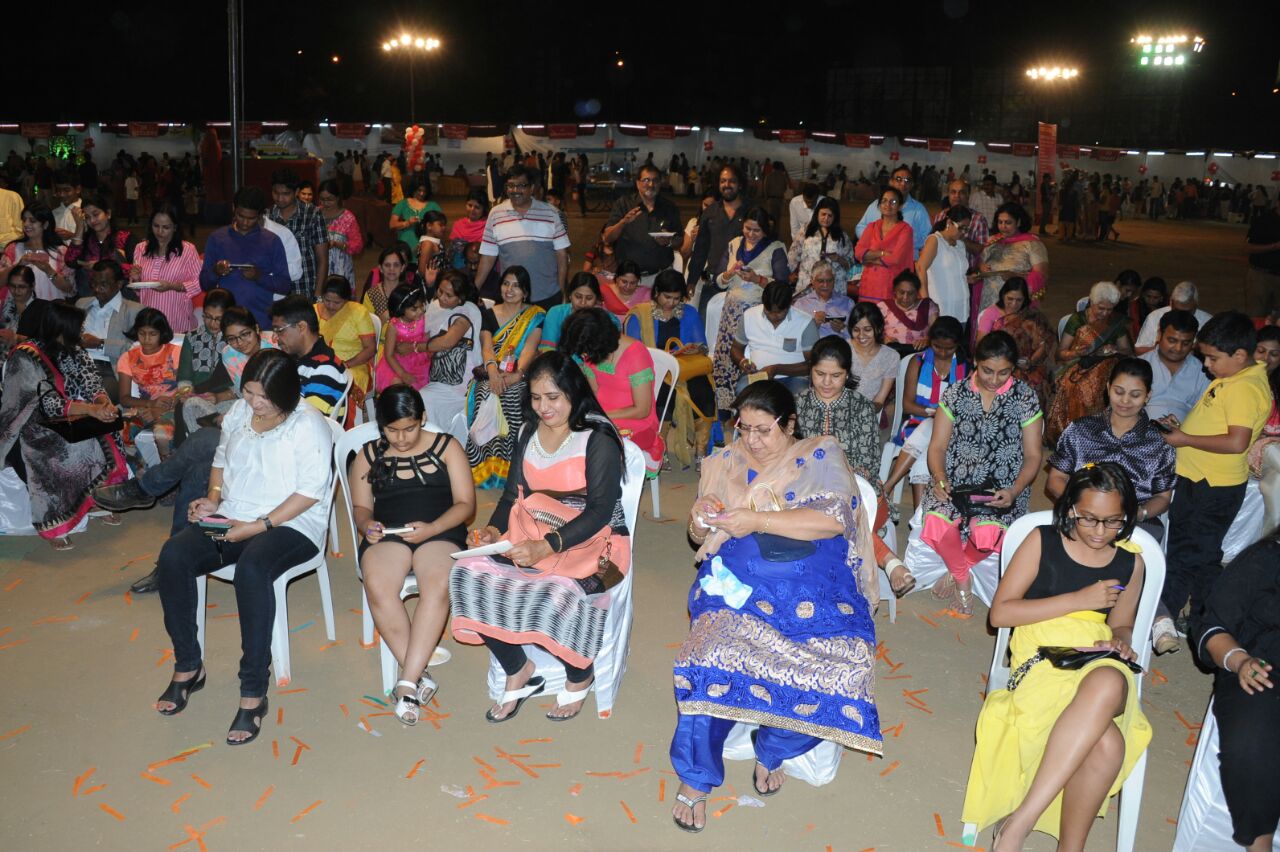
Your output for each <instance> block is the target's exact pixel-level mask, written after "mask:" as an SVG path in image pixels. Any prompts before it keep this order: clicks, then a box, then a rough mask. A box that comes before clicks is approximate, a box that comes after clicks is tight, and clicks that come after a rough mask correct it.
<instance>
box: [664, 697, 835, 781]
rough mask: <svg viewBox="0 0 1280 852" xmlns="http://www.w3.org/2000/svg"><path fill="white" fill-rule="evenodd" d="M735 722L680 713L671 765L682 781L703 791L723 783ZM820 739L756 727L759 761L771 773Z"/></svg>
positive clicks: (781, 730)
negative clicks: (726, 745) (726, 744)
mask: <svg viewBox="0 0 1280 852" xmlns="http://www.w3.org/2000/svg"><path fill="white" fill-rule="evenodd" d="M735 724H737V723H736V722H734V721H732V720H730V719H720V718H718V717H716V716H703V715H687V714H684V713H681V714H680V715H679V720H678V721H677V722H676V732H675V735H674V736H673V737H672V738H671V767H672V768H673V769H675V771H676V775H678V776H680V780H681V781H682V782H684V783H685V784H688V785H689V786H690V787H692V788H693V789H695V790H702V791H703V792H708V791H710V790H714V789H715V788H717V787H719V786H720V785H721V784H723V783H724V741H725V739H727V738H728V736H729V731H730V730H732V729H733V726H734V725H735ZM820 742H822V739H821V738H820V737H811V736H808V735H807V734H798V733H796V732H795V731H788V730H784V729H782V728H770V727H767V726H764V725H761V726H760V727H759V728H758V729H757V730H756V741H755V748H756V760H758V761H760V763H762V764H763V765H764V768H765V769H767V770H769V771H770V772H772V771H774V770H775V769H777V768H778V767H779V766H781V765H782V761H784V760H789V759H791V758H793V757H799V756H800V755H802V754H805V753H806V752H808V751H809V750H810V749H812V748H813V747H814V746H816V745H817V744H818V743H820Z"/></svg>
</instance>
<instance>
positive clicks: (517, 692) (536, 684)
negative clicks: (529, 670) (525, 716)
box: [484, 675, 547, 725]
mask: <svg viewBox="0 0 1280 852" xmlns="http://www.w3.org/2000/svg"><path fill="white" fill-rule="evenodd" d="M546 686H547V682H546V681H545V680H543V679H542V677H541V676H539V675H534V676H533V677H531V678H529V681H528V682H527V683H526V684H525V685H524V686H522V687H521V688H519V689H508V690H507V691H506V692H504V693H502V698H501V699H499V701H498V705H499V706H501V705H503V704H510V703H511V702H512V701H514V702H515V703H516V706H515V707H512V708H511V712H510V713H508V714H507V715H505V716H494V715H493V708H492V707H490V708H489V709H488V710H486V711H484V718H485V720H486V721H488V722H491V723H493V724H495V725H497V724H499V723H501V722H505V721H507V720H508V719H514V718H515V717H516V714H517V713H519V712H520V708H521V707H522V706H523V705H524V703H525V702H526V701H528V700H529V699H530V698H532V697H533V696H535V695H540V694H541V693H542V690H543V689H545V688H546Z"/></svg>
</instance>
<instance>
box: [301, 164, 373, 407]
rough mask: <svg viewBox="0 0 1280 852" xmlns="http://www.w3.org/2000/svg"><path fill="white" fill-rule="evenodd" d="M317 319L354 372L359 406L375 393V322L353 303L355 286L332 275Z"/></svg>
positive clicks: (318, 306) (318, 304) (328, 340)
mask: <svg viewBox="0 0 1280 852" xmlns="http://www.w3.org/2000/svg"><path fill="white" fill-rule="evenodd" d="M325 183H329V181H325ZM321 186H323V184H322V185H321ZM322 191H323V190H322ZM316 318H317V319H318V320H319V322H320V336H321V337H323V338H324V342H325V343H327V344H329V346H330V348H332V349H333V352H334V354H335V355H337V356H338V357H339V358H340V359H341V360H342V363H343V364H344V365H345V366H346V368H347V370H349V371H350V372H351V381H352V389H353V392H354V389H355V388H359V389H360V395H359V397H360V398H357V399H355V400H353V402H354V404H355V405H356V406H359V405H360V401H361V399H363V395H364V394H367V393H369V391H371V390H373V374H372V373H371V372H370V366H371V365H372V364H373V359H374V357H375V356H376V355H377V354H378V336H377V335H376V334H374V331H373V319H372V317H371V316H370V314H369V311H368V309H366V308H365V306H364V305H362V304H360V303H359V302H353V301H351V282H350V281H348V280H347V279H346V278H344V277H343V276H341V275H330V276H329V277H328V278H327V279H326V280H325V282H324V285H323V286H322V287H321V288H320V301H319V302H316Z"/></svg>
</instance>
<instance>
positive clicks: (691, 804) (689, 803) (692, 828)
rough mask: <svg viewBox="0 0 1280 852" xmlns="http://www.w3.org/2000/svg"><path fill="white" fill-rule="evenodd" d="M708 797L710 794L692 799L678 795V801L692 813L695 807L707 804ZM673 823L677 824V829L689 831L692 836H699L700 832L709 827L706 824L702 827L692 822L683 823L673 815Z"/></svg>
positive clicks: (704, 816) (682, 794)
mask: <svg viewBox="0 0 1280 852" xmlns="http://www.w3.org/2000/svg"><path fill="white" fill-rule="evenodd" d="M708 796H709V794H708V795H703V796H698V797H697V798H693V799H690V798H689V797H688V796H686V795H685V794H684V793H676V801H677V802H679V803H680V804H682V805H684V806H685V807H687V808H688V809H689V810H690V811H692V810H693V809H694V808H695V807H697V806H698V805H700V804H702V803H703V802H705V801H706V800H707V798H708ZM694 819H697V817H696V816H695V817H694ZM703 819H706V811H705V810H704V811H703ZM671 821H672V822H674V823H675V824H676V828H678V829H680V830H681V831H687V832H689V833H690V834H697V833H698V832H699V831H702V829H704V828H706V827H707V824H706V823H705V822H703V823H702V825H697V824H695V823H691V822H681V821H680V820H678V819H676V817H675V814H672V815H671Z"/></svg>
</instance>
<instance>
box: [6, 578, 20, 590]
mask: <svg viewBox="0 0 1280 852" xmlns="http://www.w3.org/2000/svg"><path fill="white" fill-rule="evenodd" d="M21 582H22V578H21V577H19V578H18V579H16V580H14V581H13V582H12V583H10V584H9V585H7V586H5V587H4V590H5V591H6V592H12V591H13V590H14V589H16V588H18V584H19V583H21Z"/></svg>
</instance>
